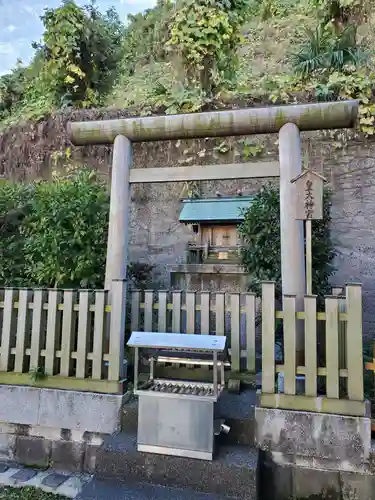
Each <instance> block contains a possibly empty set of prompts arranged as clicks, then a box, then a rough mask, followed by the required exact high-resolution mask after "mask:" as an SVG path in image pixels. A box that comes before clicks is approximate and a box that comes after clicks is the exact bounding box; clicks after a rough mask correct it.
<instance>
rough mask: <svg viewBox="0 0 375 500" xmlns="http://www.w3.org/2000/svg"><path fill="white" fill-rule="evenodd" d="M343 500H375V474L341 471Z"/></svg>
mask: <svg viewBox="0 0 375 500" xmlns="http://www.w3.org/2000/svg"><path fill="white" fill-rule="evenodd" d="M340 479H341V500H374V498H375V476H373V475H372V474H355V473H353V472H341V473H340Z"/></svg>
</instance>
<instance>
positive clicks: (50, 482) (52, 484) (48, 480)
mask: <svg viewBox="0 0 375 500" xmlns="http://www.w3.org/2000/svg"><path fill="white" fill-rule="evenodd" d="M67 479H69V477H68V476H64V475H63V474H58V473H57V472H52V474H49V475H48V476H47V477H45V478H44V479H43V481H42V484H43V486H48V488H53V489H54V490H55V489H56V488H58V487H59V486H60V485H61V484H63V483H64V482H65V481H67Z"/></svg>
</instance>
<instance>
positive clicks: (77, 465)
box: [51, 440, 84, 472]
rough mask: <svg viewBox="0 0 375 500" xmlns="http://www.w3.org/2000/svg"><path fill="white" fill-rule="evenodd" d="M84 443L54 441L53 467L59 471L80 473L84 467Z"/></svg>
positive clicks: (52, 452)
mask: <svg viewBox="0 0 375 500" xmlns="http://www.w3.org/2000/svg"><path fill="white" fill-rule="evenodd" d="M83 454H84V445H83V443H75V442H73V441H63V440H59V441H52V450H51V465H52V467H53V468H54V469H57V470H66V471H69V472H80V471H82V467H83Z"/></svg>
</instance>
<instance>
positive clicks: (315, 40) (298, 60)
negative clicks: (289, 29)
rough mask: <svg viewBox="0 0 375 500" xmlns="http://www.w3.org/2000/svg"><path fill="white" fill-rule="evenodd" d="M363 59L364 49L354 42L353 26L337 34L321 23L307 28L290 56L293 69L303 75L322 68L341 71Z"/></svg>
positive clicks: (354, 30)
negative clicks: (299, 45) (300, 42)
mask: <svg viewBox="0 0 375 500" xmlns="http://www.w3.org/2000/svg"><path fill="white" fill-rule="evenodd" d="M364 59H365V53H364V51H362V50H361V49H360V48H359V47H357V44H356V29H355V27H354V26H348V27H347V28H346V29H345V30H343V31H342V32H341V33H339V34H337V35H334V34H333V33H332V30H331V29H330V28H326V27H324V26H321V25H319V26H318V27H317V28H315V30H307V32H306V38H305V39H304V41H303V42H302V44H301V47H300V50H299V51H298V52H297V53H295V54H293V56H292V62H293V65H294V69H295V71H296V72H297V73H301V74H302V75H303V76H305V77H306V76H308V75H310V74H312V73H314V72H315V71H318V70H322V69H328V70H333V71H342V70H343V68H344V67H345V66H348V65H353V66H358V65H359V64H360V63H362V62H363V61H364Z"/></svg>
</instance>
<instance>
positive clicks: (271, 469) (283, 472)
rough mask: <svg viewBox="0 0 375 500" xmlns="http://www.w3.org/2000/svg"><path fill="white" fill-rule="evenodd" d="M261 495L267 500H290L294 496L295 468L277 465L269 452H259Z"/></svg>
mask: <svg viewBox="0 0 375 500" xmlns="http://www.w3.org/2000/svg"><path fill="white" fill-rule="evenodd" d="M259 493H260V498H265V499H267V500H289V499H290V498H292V495H293V467H291V466H281V465H277V464H275V462H273V461H272V458H271V457H270V455H269V454H268V453H267V452H264V451H262V450H260V451H259Z"/></svg>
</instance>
